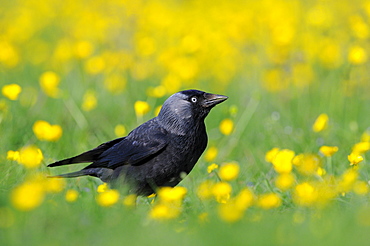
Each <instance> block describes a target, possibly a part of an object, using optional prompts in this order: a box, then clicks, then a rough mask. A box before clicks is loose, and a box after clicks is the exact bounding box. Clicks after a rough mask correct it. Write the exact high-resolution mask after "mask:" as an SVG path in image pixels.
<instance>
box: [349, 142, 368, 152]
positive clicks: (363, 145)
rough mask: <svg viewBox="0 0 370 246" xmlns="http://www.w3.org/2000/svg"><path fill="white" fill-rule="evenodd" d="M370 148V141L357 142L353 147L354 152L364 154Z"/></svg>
mask: <svg viewBox="0 0 370 246" xmlns="http://www.w3.org/2000/svg"><path fill="white" fill-rule="evenodd" d="M369 150H370V142H359V143H356V144H355V145H354V146H353V148H352V153H358V154H363V153H365V152H367V151H369Z"/></svg>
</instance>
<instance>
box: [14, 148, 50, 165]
mask: <svg viewBox="0 0 370 246" xmlns="http://www.w3.org/2000/svg"><path fill="white" fill-rule="evenodd" d="M43 159H44V156H43V154H42V152H41V150H40V149H39V148H37V147H36V146H34V145H29V146H26V147H23V148H21V149H20V150H19V160H18V162H19V163H20V164H22V165H23V166H25V167H27V168H35V167H39V166H40V164H41V162H42V160H43Z"/></svg>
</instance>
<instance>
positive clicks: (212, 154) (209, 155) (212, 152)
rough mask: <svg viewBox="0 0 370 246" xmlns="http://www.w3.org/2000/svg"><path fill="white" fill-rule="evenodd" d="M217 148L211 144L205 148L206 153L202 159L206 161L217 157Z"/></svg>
mask: <svg viewBox="0 0 370 246" xmlns="http://www.w3.org/2000/svg"><path fill="white" fill-rule="evenodd" d="M217 154H218V149H217V148H216V147H214V146H211V147H209V148H208V149H207V151H206V153H205V154H204V159H205V160H206V161H208V162H211V161H214V160H215V159H216V157H217Z"/></svg>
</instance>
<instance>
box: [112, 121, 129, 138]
mask: <svg viewBox="0 0 370 246" xmlns="http://www.w3.org/2000/svg"><path fill="white" fill-rule="evenodd" d="M114 134H116V136H117V137H123V136H126V134H127V130H126V127H125V126H124V125H121V124H118V125H116V127H115V128H114Z"/></svg>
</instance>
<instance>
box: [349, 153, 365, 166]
mask: <svg viewBox="0 0 370 246" xmlns="http://www.w3.org/2000/svg"><path fill="white" fill-rule="evenodd" d="M348 160H349V162H350V164H351V166H352V165H355V166H356V165H358V164H359V163H360V162H361V161H363V160H364V158H363V157H362V156H361V155H360V154H358V153H355V152H352V153H351V154H350V155H349V156H348Z"/></svg>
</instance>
